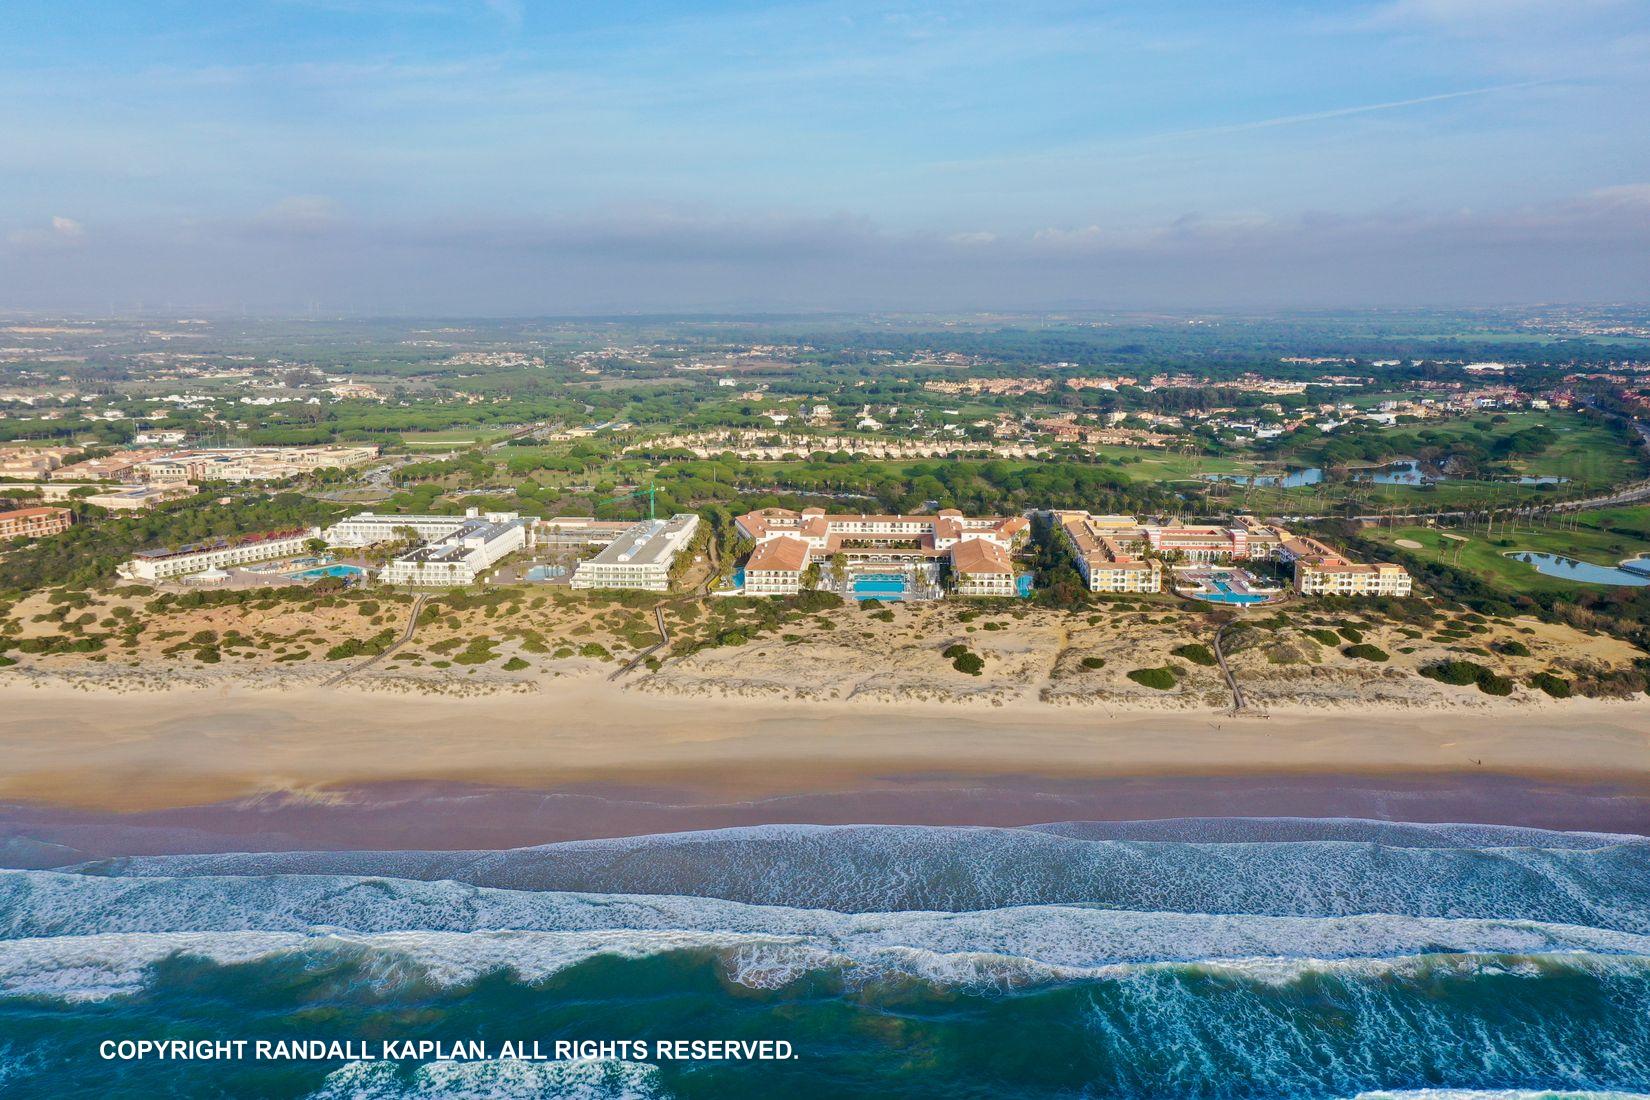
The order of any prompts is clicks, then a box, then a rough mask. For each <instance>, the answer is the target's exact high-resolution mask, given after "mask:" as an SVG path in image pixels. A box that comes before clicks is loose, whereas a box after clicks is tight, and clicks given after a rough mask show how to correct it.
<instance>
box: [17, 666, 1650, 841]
mask: <svg viewBox="0 0 1650 1100" xmlns="http://www.w3.org/2000/svg"><path fill="white" fill-rule="evenodd" d="M0 714H4V719H3V720H0V751H3V752H4V754H5V761H6V767H5V768H4V769H3V770H0V799H3V800H6V801H11V802H34V803H45V804H50V805H55V806H63V807H77V808H82V809H97V810H112V811H139V810H155V809H160V808H166V807H180V806H194V805H202V804H208V803H217V802H223V801H225V800H230V799H245V798H249V797H255V796H259V795H271V794H293V793H298V794H305V795H308V796H309V797H313V798H318V799H324V798H325V797H327V794H326V792H327V791H329V790H330V789H333V788H338V787H348V786H355V785H361V784H381V783H406V782H419V781H436V782H442V783H458V784H483V785H490V786H500V787H507V788H508V787H513V788H527V789H538V790H545V789H552V788H561V787H566V786H568V785H576V784H591V783H597V784H622V785H634V786H666V787H669V788H671V789H672V790H677V791H689V792H693V793H694V794H696V795H697V796H699V797H702V798H705V799H712V800H720V801H733V800H751V799H762V798H775V797H784V796H792V795H799V794H810V795H818V794H825V793H829V792H832V791H842V790H859V789H864V788H865V787H867V785H874V784H875V783H877V782H879V781H881V780H883V779H885V778H886V777H889V776H905V777H911V776H936V775H939V776H946V777H969V776H974V777H984V776H1004V775H1011V776H1022V777H1042V778H1046V779H1049V780H1082V779H1102V778H1111V779H1117V778H1126V777H1152V776H1157V777H1162V776H1179V777H1187V776H1223V775H1224V776H1242V775H1271V776H1283V775H1292V774H1293V775H1308V774H1331V773H1332V774H1337V775H1364V776H1381V775H1394V774H1405V775H1438V776H1443V775H1452V774H1455V775H1471V774H1475V773H1476V774H1483V775H1491V774H1493V775H1499V776H1514V777H1526V778H1531V779H1541V780H1550V781H1560V782H1565V783H1577V784H1580V783H1603V784H1609V785H1611V786H1614V787H1626V788H1633V789H1638V788H1644V789H1647V790H1650V706H1647V705H1645V704H1644V703H1642V702H1627V703H1621V702H1598V701H1586V700H1575V701H1568V702H1566V703H1564V704H1561V705H1560V704H1554V705H1551V706H1544V707H1523V708H1517V709H1499V708H1496V709H1489V708H1486V709H1483V710H1473V709H1459V710H1453V711H1415V710H1391V711H1381V710H1377V709H1373V708H1371V709H1366V710H1363V711H1360V712H1356V713H1352V712H1322V711H1317V712H1290V711H1279V710H1274V711H1273V712H1272V715H1271V717H1270V718H1265V719H1262V718H1228V717H1224V716H1222V715H1219V714H1213V715H1212V714H1208V713H1185V712H1176V711H1157V712H1150V711H1144V712H1137V713H1128V712H1123V713H1113V714H1110V715H1107V714H1104V713H1098V712H1096V711H1095V710H1092V709H1083V710H1078V709H1073V708H1062V707H1049V706H1023V707H1009V708H995V707H992V708H986V707H975V708H969V707H957V706H954V705H953V706H945V705H929V704H922V703H884V702H847V703H832V702H819V701H815V702H807V703H799V702H787V701H773V700H746V699H736V698H735V699H728V698H716V699H712V698H692V697H675V696H659V695H651V694H647V693H639V692H632V691H624V690H618V689H615V688H614V687H613V686H612V685H609V684H607V683H605V682H603V681H595V680H588V679H585V680H566V681H560V682H552V683H550V684H547V685H545V686H544V688H543V689H542V690H540V691H538V692H533V693H504V694H494V695H485V696H477V697H468V698H453V697H444V696H428V695H399V694H387V693H383V692H370V691H358V690H352V689H348V688H343V689H325V688H314V687H311V688H287V689H285V690H258V689H252V688H244V687H230V686H224V687H218V688H212V689H200V688H194V689H179V690H170V691H165V692H153V693H148V692H145V693H126V694H115V693H106V692H99V691H94V690H79V689H75V688H71V687H67V686H60V685H51V684H47V685H44V686H36V687H29V686H16V687H9V688H7V689H5V690H3V691H0Z"/></svg>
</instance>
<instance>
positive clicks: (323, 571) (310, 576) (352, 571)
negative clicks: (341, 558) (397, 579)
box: [287, 565, 367, 581]
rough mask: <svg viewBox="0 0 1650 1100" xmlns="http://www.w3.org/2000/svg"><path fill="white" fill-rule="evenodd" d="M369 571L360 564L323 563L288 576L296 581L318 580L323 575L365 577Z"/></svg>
mask: <svg viewBox="0 0 1650 1100" xmlns="http://www.w3.org/2000/svg"><path fill="white" fill-rule="evenodd" d="M366 575H367V571H366V570H365V569H362V568H361V567H360V566H359V565H322V566H318V567H316V568H314V569H305V570H303V571H302V572H299V573H288V574H287V576H288V577H289V578H290V579H292V580H295V581H316V580H320V579H321V578H322V577H364V576H366Z"/></svg>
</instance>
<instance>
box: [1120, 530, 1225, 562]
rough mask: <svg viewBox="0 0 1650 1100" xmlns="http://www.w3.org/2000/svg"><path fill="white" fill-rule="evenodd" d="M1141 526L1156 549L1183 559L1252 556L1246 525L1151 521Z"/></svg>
mask: <svg viewBox="0 0 1650 1100" xmlns="http://www.w3.org/2000/svg"><path fill="white" fill-rule="evenodd" d="M1141 530H1142V532H1144V534H1145V536H1146V542H1147V545H1149V546H1150V547H1151V548H1152V550H1154V551H1155V552H1157V553H1159V554H1166V555H1170V556H1172V557H1174V558H1176V559H1178V560H1181V561H1188V562H1200V563H1207V562H1216V561H1241V560H1242V559H1244V558H1247V557H1248V556H1249V534H1248V532H1247V531H1246V530H1245V529H1244V528H1242V527H1220V526H1215V525H1213V524H1200V525H1182V526H1169V527H1160V526H1158V525H1156V524H1148V525H1146V526H1143V527H1142V528H1141Z"/></svg>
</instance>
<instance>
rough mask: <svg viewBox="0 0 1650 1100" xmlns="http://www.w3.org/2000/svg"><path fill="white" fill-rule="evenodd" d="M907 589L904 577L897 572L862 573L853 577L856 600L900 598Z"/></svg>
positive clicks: (902, 597) (903, 596)
mask: <svg viewBox="0 0 1650 1100" xmlns="http://www.w3.org/2000/svg"><path fill="white" fill-rule="evenodd" d="M907 590H908V589H907V584H906V579H905V577H904V576H902V575H901V574H898V573H862V574H860V575H859V576H858V577H855V578H854V587H853V593H854V599H856V600H890V599H892V600H900V599H904V598H905V594H906V592H907Z"/></svg>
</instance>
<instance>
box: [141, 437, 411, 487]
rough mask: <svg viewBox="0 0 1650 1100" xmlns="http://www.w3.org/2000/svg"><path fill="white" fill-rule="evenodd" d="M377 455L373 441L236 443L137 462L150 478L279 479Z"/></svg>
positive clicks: (342, 466) (365, 460) (143, 475)
mask: <svg viewBox="0 0 1650 1100" xmlns="http://www.w3.org/2000/svg"><path fill="white" fill-rule="evenodd" d="M377 457H378V447H377V445H376V444H358V445H352V446H322V447H237V448H213V449H210V450H199V451H182V452H178V453H175V454H170V455H167V456H165V457H163V458H156V459H151V460H150V461H147V462H141V463H139V464H138V465H137V475H138V477H140V478H141V479H142V480H144V481H153V482H162V483H166V482H180V481H189V482H196V483H199V482H202V481H236V482H239V481H280V480H283V479H285V478H289V477H297V476H298V475H299V474H306V473H310V472H312V471H314V470H326V469H348V468H350V467H354V466H361V465H365V464H366V463H368V462H371V461H372V460H373V459H375V458H377Z"/></svg>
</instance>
